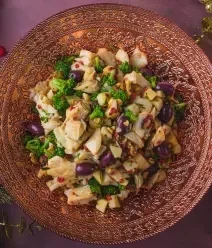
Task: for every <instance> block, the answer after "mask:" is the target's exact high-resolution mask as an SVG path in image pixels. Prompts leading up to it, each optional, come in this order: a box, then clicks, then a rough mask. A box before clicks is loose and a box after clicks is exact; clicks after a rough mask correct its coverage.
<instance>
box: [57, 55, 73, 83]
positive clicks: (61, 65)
mask: <svg viewBox="0 0 212 248" xmlns="http://www.w3.org/2000/svg"><path fill="white" fill-rule="evenodd" d="M75 58H76V56H70V57H64V58H62V59H61V60H58V61H57V62H56V65H55V70H56V71H57V73H58V74H59V76H60V77H62V78H64V79H67V78H68V76H69V72H70V65H71V64H72V63H73V62H74V59H75Z"/></svg>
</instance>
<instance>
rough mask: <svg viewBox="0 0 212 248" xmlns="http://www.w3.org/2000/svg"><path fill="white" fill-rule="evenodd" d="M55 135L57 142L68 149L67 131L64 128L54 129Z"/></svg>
mask: <svg viewBox="0 0 212 248" xmlns="http://www.w3.org/2000/svg"><path fill="white" fill-rule="evenodd" d="M53 132H54V135H55V137H56V139H57V141H58V142H59V143H60V144H61V145H62V146H63V147H66V139H65V131H64V129H63V127H62V126H60V127H57V128H55V129H54V131H53Z"/></svg>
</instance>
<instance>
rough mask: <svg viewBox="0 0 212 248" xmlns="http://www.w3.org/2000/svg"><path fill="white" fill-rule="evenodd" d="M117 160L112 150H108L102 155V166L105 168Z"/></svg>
mask: <svg viewBox="0 0 212 248" xmlns="http://www.w3.org/2000/svg"><path fill="white" fill-rule="evenodd" d="M114 162H115V158H114V156H113V154H112V152H106V153H104V154H103V155H102V156H101V157H100V167H101V168H105V167H106V166H108V165H111V164H113V163H114Z"/></svg>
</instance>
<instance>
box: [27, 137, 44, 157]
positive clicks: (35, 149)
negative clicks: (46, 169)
mask: <svg viewBox="0 0 212 248" xmlns="http://www.w3.org/2000/svg"><path fill="white" fill-rule="evenodd" d="M48 146H49V140H48V139H47V140H45V142H44V143H43V144H42V143H41V141H40V139H39V138H38V137H35V138H34V139H32V140H29V141H28V142H27V144H26V149H27V150H29V151H30V152H32V153H34V155H35V156H36V157H40V156H41V155H42V154H43V153H44V150H45V149H46V148H47V147H48Z"/></svg>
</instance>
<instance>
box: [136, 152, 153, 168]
mask: <svg viewBox="0 0 212 248" xmlns="http://www.w3.org/2000/svg"><path fill="white" fill-rule="evenodd" d="M133 159H134V160H135V161H136V163H137V165H138V168H139V169H140V170H142V171H145V170H147V169H148V168H149V167H150V164H149V162H148V161H147V160H146V159H145V158H144V157H143V156H142V155H141V154H140V153H137V154H136V155H135V156H134V157H133Z"/></svg>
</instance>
